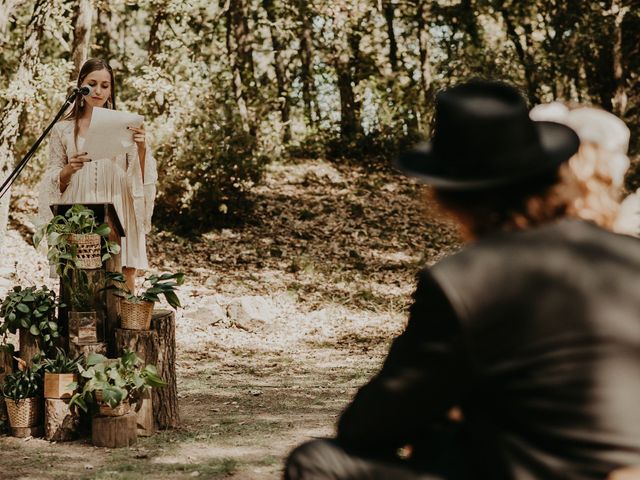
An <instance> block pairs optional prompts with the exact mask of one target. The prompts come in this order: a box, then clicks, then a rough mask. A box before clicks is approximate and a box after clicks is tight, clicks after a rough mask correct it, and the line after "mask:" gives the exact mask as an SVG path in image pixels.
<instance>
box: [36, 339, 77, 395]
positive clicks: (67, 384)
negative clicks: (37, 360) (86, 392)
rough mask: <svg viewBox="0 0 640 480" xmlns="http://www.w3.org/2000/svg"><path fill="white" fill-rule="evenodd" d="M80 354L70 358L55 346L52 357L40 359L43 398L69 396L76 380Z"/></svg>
mask: <svg viewBox="0 0 640 480" xmlns="http://www.w3.org/2000/svg"><path fill="white" fill-rule="evenodd" d="M81 359H82V355H78V356H77V357H76V358H70V357H69V356H67V354H66V353H65V352H64V350H62V349H60V348H56V356H55V357H54V358H45V359H43V360H42V368H43V369H44V398H71V396H72V395H73V388H72V387H73V386H74V385H77V381H78V376H77V374H78V366H79V365H80V361H81Z"/></svg>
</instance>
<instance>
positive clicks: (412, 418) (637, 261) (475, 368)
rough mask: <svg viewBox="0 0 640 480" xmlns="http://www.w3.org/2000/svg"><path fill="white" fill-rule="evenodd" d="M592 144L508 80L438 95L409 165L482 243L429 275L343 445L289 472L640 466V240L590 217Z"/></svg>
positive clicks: (337, 474) (463, 475) (314, 452)
mask: <svg viewBox="0 0 640 480" xmlns="http://www.w3.org/2000/svg"><path fill="white" fill-rule="evenodd" d="M579 146H580V142H579V138H578V135H576V133H575V132H574V131H573V130H572V129H571V128H569V127H567V126H566V125H563V124H560V123H557V122H548V121H533V120H531V119H530V118H529V113H528V109H527V106H526V103H525V101H524V99H523V98H522V96H521V95H520V94H519V93H518V91H517V90H515V89H514V88H512V87H510V86H508V85H505V84H502V83H494V82H481V81H475V82H470V83H466V84H462V85H459V86H456V87H453V88H451V89H449V90H447V91H444V92H442V93H440V94H439V95H438V96H437V101H436V123H435V134H434V138H433V139H432V141H431V142H429V143H425V144H421V145H418V146H417V147H415V148H414V149H413V150H412V151H410V152H407V153H406V154H404V155H402V156H401V157H400V159H399V161H398V165H397V166H398V167H399V168H400V169H401V170H402V171H404V172H405V173H407V174H409V175H411V176H414V177H417V178H418V179H419V180H420V181H422V182H424V183H426V184H429V185H431V186H432V188H433V189H432V191H431V198H433V199H434V200H435V201H437V202H438V204H439V205H440V207H441V208H443V209H444V210H446V211H447V212H448V213H449V215H450V216H452V217H453V218H454V219H455V220H456V221H457V222H458V223H459V224H460V226H461V231H462V233H463V236H464V238H465V240H466V241H467V242H468V245H467V246H466V247H465V248H463V249H462V250H461V251H460V252H458V253H456V254H455V255H452V256H450V257H448V258H446V259H444V260H442V261H440V262H438V263H437V264H435V265H434V266H432V267H430V268H425V269H424V270H422V271H421V272H420V274H419V276H418V285H417V289H416V291H415V293H414V295H413V304H412V306H411V308H410V313H409V320H408V323H407V326H406V328H405V330H404V332H403V333H402V334H401V335H400V336H399V337H397V338H396V339H395V340H394V342H393V344H392V346H391V348H390V351H389V354H388V356H387V358H386V359H385V361H384V364H383V366H382V369H381V370H380V372H379V373H378V374H377V375H376V376H375V377H374V378H373V379H372V380H371V381H370V382H369V383H368V384H366V385H365V386H363V387H362V388H361V389H360V390H359V391H358V392H357V394H356V395H355V397H354V399H353V400H352V402H351V403H350V404H349V405H348V406H347V408H346V410H345V411H344V412H343V413H342V415H341V417H340V419H339V421H338V426H337V435H336V438H334V439H319V440H314V441H311V442H308V443H305V444H303V445H301V446H299V447H298V448H296V449H295V450H294V451H293V452H292V453H291V455H290V456H289V458H288V460H287V463H286V466H285V472H284V475H285V478H286V479H287V480H298V479H314V480H321V479H333V480H345V479H354V480H355V479H358V480H364V479H367V480H374V479H396V480H403V479H469V478H475V479H518V480H519V479H522V480H524V479H527V480H528V479H538V478H539V479H550V480H553V479H568V478H570V479H585V480H586V479H599V480H600V479H604V478H606V477H607V475H609V474H610V473H611V472H613V471H614V470H616V469H619V468H621V467H625V466H629V465H639V464H640V409H638V408H637V399H638V398H640V321H639V318H638V317H639V313H638V312H640V240H638V239H636V238H633V237H630V236H625V235H618V234H615V233H613V232H611V231H609V230H607V229H604V228H602V227H600V226H598V225H597V224H596V223H595V222H593V221H585V220H583V219H581V218H580V217H579V216H578V215H577V209H576V207H575V206H576V204H577V200H578V199H579V198H580V195H581V194H582V193H584V192H583V191H582V190H581V189H580V188H576V186H577V185H578V184H579V181H578V178H576V176H575V173H574V171H573V170H572V168H570V167H569V165H568V164H567V161H568V160H569V159H570V158H572V157H573V156H574V155H575V154H576V152H578V149H579ZM609 207H610V205H609V203H608V202H605V203H603V204H600V206H598V204H597V203H594V204H590V208H591V209H593V213H594V215H595V214H596V213H597V212H596V211H597V210H598V209H599V208H602V209H603V212H602V218H605V217H606V218H609V213H607V212H608V209H609ZM595 218H600V216H596V217H594V219H595ZM399 452H401V454H399ZM619 472H623V473H624V470H619ZM612 478H615V477H612Z"/></svg>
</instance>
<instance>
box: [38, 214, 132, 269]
mask: <svg viewBox="0 0 640 480" xmlns="http://www.w3.org/2000/svg"><path fill="white" fill-rule="evenodd" d="M91 233H94V234H97V235H100V237H102V240H101V244H102V261H103V262H104V261H105V260H108V259H109V258H111V255H113V254H117V253H118V252H119V251H120V246H119V245H118V243H117V242H113V241H109V234H110V233H111V229H110V228H109V226H108V225H107V224H106V223H102V224H99V223H98V222H97V220H96V217H95V213H94V212H93V210H91V209H90V208H87V207H85V206H84V205H73V206H72V207H71V208H70V209H69V210H67V211H66V212H65V214H64V215H56V216H55V217H53V218H52V219H51V220H50V221H49V223H46V224H44V225H42V226H41V227H40V228H38V230H37V231H36V233H35V234H34V236H33V244H34V245H35V246H36V247H37V246H38V245H40V243H41V242H42V240H43V239H44V238H46V239H47V244H48V252H47V258H48V259H49V261H50V262H51V263H52V264H53V265H55V266H56V272H57V273H58V275H60V276H61V277H63V278H66V279H67V281H69V279H70V273H71V271H72V270H73V269H75V268H77V265H76V259H77V249H78V246H77V245H76V244H75V243H73V242H69V235H72V234H76V235H84V234H91Z"/></svg>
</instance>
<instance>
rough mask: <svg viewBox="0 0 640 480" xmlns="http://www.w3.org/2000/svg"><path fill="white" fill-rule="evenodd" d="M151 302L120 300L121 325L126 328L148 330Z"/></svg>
mask: <svg viewBox="0 0 640 480" xmlns="http://www.w3.org/2000/svg"><path fill="white" fill-rule="evenodd" d="M152 315H153V302H140V303H132V302H129V301H127V300H123V299H121V300H120V316H121V322H120V323H121V327H122V328H124V329H126V330H149V328H151V316H152Z"/></svg>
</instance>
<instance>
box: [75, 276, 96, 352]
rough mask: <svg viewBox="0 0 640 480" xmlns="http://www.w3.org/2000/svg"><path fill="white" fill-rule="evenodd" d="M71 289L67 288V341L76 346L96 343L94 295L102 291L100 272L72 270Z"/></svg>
mask: <svg viewBox="0 0 640 480" xmlns="http://www.w3.org/2000/svg"><path fill="white" fill-rule="evenodd" d="M71 278H72V282H71V285H72V288H69V303H70V304H71V310H70V311H69V341H70V342H72V343H75V344H77V345H84V344H87V343H95V342H97V341H98V335H97V326H98V312H97V310H96V306H95V305H96V294H97V292H99V291H100V290H103V287H102V286H101V283H102V277H101V276H100V271H93V272H92V273H91V275H89V273H88V271H86V270H81V269H73V270H72V271H71Z"/></svg>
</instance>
